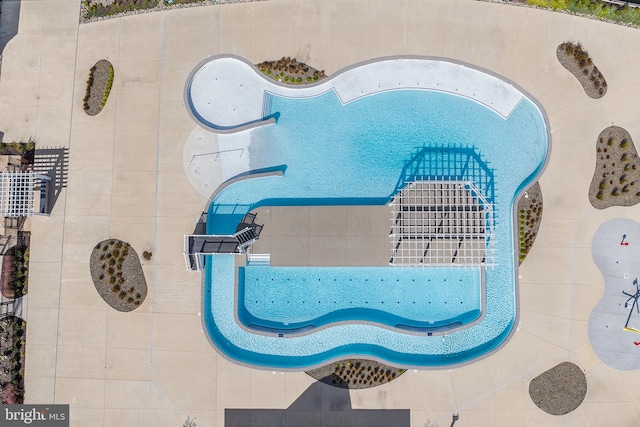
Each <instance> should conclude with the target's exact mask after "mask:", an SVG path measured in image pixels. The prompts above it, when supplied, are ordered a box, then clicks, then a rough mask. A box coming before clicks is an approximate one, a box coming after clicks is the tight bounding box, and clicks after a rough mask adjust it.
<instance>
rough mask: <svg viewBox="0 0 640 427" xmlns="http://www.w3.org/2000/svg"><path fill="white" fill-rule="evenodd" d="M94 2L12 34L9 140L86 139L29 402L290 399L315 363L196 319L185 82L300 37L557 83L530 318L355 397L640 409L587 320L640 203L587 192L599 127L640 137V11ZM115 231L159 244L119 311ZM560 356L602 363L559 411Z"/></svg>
mask: <svg viewBox="0 0 640 427" xmlns="http://www.w3.org/2000/svg"><path fill="white" fill-rule="evenodd" d="M78 8H79V2H78V1H77V0H31V1H23V2H22V3H21V11H20V28H19V33H18V35H17V36H16V37H15V38H14V39H12V40H11V41H10V42H9V43H8V44H7V46H6V48H5V50H4V53H3V61H2V62H3V63H2V75H1V80H0V113H1V114H0V117H1V126H0V129H2V130H3V131H4V132H5V139H12V138H19V137H23V136H34V137H36V138H38V140H39V141H42V143H44V144H46V145H62V146H68V147H69V148H70V152H69V154H70V160H69V180H68V187H67V188H66V189H65V190H63V193H62V195H61V196H60V198H59V199H58V202H57V203H56V206H55V207H54V211H53V214H52V216H51V217H50V218H35V219H34V221H33V235H32V237H33V245H32V256H31V272H30V283H29V327H28V329H27V331H28V332H27V334H28V336H27V362H26V365H27V372H26V382H27V392H26V393H27V395H26V399H27V401H28V402H34V403H35V402H37V403H50V402H59V403H70V404H71V414H72V422H71V425H72V426H81V427H84V426H88V425H90V426H96V427H103V426H105V427H107V426H108V427H110V426H134V425H135V426H149V427H150V426H154V427H155V426H158V427H165V426H166V427H175V426H179V425H182V424H183V423H184V420H185V419H186V417H187V415H188V416H191V417H192V418H196V419H197V423H198V426H218V427H222V426H224V417H225V408H255V409H285V408H288V407H290V406H291V404H292V402H294V401H295V400H296V399H297V398H298V397H299V396H300V395H302V394H303V392H304V391H305V390H306V389H307V388H308V387H309V385H310V384H312V380H311V378H310V377H308V376H307V375H305V374H303V373H282V374H281V373H278V372H271V371H262V370H255V369H249V368H247V367H244V366H240V365H237V364H234V363H231V362H229V361H227V360H226V359H225V358H223V357H221V356H220V355H219V354H218V353H217V352H216V350H214V349H213V348H211V346H210V344H209V343H208V342H207V340H206V338H205V336H204V335H203V334H202V332H201V325H202V323H201V318H200V316H199V315H198V314H199V313H200V311H201V310H202V305H201V304H202V297H201V282H200V280H201V277H200V276H199V275H197V274H189V273H188V272H186V271H185V269H184V261H183V259H182V256H181V251H182V246H183V235H184V234H190V233H191V232H192V231H193V227H194V224H195V223H196V221H197V219H198V218H199V216H200V214H201V213H202V210H203V208H204V205H205V203H206V201H207V198H206V197H205V196H202V195H200V194H199V193H198V192H196V191H195V190H194V189H193V187H192V186H191V185H190V183H189V181H188V180H187V179H186V177H185V174H184V170H183V166H182V164H181V162H179V161H178V162H177V161H176V159H180V158H181V156H182V155H183V148H184V142H185V140H186V139H187V138H188V136H189V135H190V134H191V132H192V131H193V130H194V129H195V128H196V124H195V123H194V121H193V120H192V119H191V118H190V117H189V115H188V113H187V111H186V109H185V106H184V105H183V100H184V87H185V82H186V81H187V77H188V75H189V73H190V72H191V71H192V70H193V69H194V68H195V67H196V65H197V64H198V63H199V62H201V61H203V60H205V59H207V58H209V57H211V56H213V55H217V54H219V53H231V54H235V55H239V56H242V57H245V58H247V59H248V60H249V61H251V62H255V63H257V62H260V61H263V60H269V59H278V58H281V57H282V56H292V55H295V56H296V57H297V58H298V59H299V60H301V61H304V62H306V63H309V64H311V65H313V66H314V67H315V68H318V69H325V70H326V72H327V74H329V75H331V74H333V73H335V71H337V70H339V69H342V68H344V67H347V66H349V65H352V64H354V63H357V62H360V61H365V60H368V59H372V58H375V57H381V56H388V55H399V54H401V55H427V56H436V57H437V56H441V57H447V58H453V59H455V60H458V61H464V62H468V63H472V64H474V65H476V66H480V67H485V68H487V69H490V70H491V71H493V72H495V73H497V74H500V75H503V76H506V77H507V78H509V79H512V80H513V81H515V82H517V83H518V84H519V85H521V86H522V87H523V88H524V89H525V90H526V91H527V92H529V93H530V94H531V95H532V96H533V97H535V98H536V99H538V100H539V101H540V102H541V103H542V105H543V106H544V107H545V109H546V112H547V113H548V115H549V120H550V122H551V126H552V131H553V151H552V155H551V160H550V163H549V166H548V167H547V169H546V171H545V172H544V175H543V177H542V179H541V181H540V183H541V186H542V191H543V192H544V201H545V205H544V209H545V212H544V219H543V223H542V226H541V229H540V232H539V235H538V239H537V241H536V243H535V246H534V248H533V250H532V252H531V253H530V255H529V257H528V258H527V259H526V261H525V262H524V264H523V265H522V267H521V269H520V275H521V278H520V302H521V303H520V313H521V315H520V325H519V330H518V331H517V332H516V334H515V336H514V337H513V339H512V340H511V341H510V342H509V343H508V344H507V345H506V346H505V348H504V349H502V350H501V351H499V352H498V353H496V354H495V355H493V356H492V357H490V358H487V359H485V360H483V361H480V362H478V363H474V364H472V365H469V366H465V367H462V368H456V369H451V370H442V371H416V372H414V371H409V372H407V373H406V374H404V375H403V376H402V377H401V378H400V379H398V380H396V381H393V382H391V383H390V384H388V385H385V386H383V387H381V388H376V389H372V390H362V391H353V392H350V397H351V406H352V408H353V409H379V408H387V409H398V410H401V409H409V410H410V417H411V425H412V426H413V427H418V426H424V424H425V422H426V420H427V419H431V420H435V421H437V422H438V424H439V425H441V426H444V425H449V423H450V420H451V413H452V412H454V411H456V412H459V413H460V421H458V422H457V423H456V427H464V426H465V425H468V426H508V427H514V426H516V427H517V426H525V425H549V426H570V425H580V426H594V427H595V426H602V425H620V426H627V425H634V424H635V423H636V422H637V420H638V419H639V418H640V388H638V387H637V384H638V383H639V382H640V372H638V371H630V372H624V373H621V372H619V371H616V370H614V369H613V368H611V367H609V366H608V365H606V364H604V363H602V362H601V361H600V359H599V358H598V357H597V355H596V354H595V352H594V351H593V348H592V346H591V344H590V343H589V338H588V327H587V325H588V319H589V315H590V313H591V311H592V309H593V307H595V306H596V304H597V303H598V301H599V300H600V298H601V296H602V293H603V288H604V282H603V278H602V275H601V274H600V272H599V270H598V268H597V267H596V265H595V264H594V263H593V261H592V258H591V240H592V238H593V236H594V233H595V231H596V230H597V228H598V227H599V225H600V224H601V223H603V222H604V221H606V220H608V219H612V218H616V217H635V218H638V217H640V207H638V206H636V207H632V208H610V209H607V210H605V211H597V210H595V209H593V208H592V207H591V205H590V204H589V201H588V197H587V190H588V187H589V183H590V181H591V177H592V174H593V170H592V168H593V165H594V164H595V162H594V157H593V156H594V146H595V143H596V138H597V135H598V134H599V133H600V131H601V130H602V129H604V128H605V127H607V126H609V125H611V123H612V122H614V123H615V124H616V125H619V126H622V127H624V128H626V129H627V130H628V131H629V132H630V133H631V135H632V136H633V137H634V139H639V138H637V136H638V135H640V121H639V120H638V118H637V112H636V110H637V108H636V107H637V100H638V99H640V76H639V75H638V73H635V72H633V70H637V69H638V68H640V51H638V50H637V47H638V46H640V31H639V30H636V29H630V28H625V27H622V26H615V25H611V24H605V23H601V22H597V21H592V20H588V19H584V18H578V17H574V16H570V15H563V14H555V13H550V12H547V11H539V10H534V9H529V8H520V7H515V6H510V5H502V4H496V3H489V2H480V1H470V0H433V1H429V2H423V1H413V0H407V1H394V2H389V1H387V0H331V1H326V0H309V1H304V2H300V1H296V0H271V1H264V2H255V3H241V4H232V5H223V6H210V7H204V8H188V9H183V10H177V11H170V12H166V13H153V14H146V15H138V16H134V17H128V18H122V19H117V20H112V21H105V22H100V23H95V24H88V25H82V26H80V27H78V24H77V18H78ZM564 40H575V41H580V42H581V43H582V44H583V45H584V46H585V47H586V48H587V49H588V50H589V53H590V54H591V56H592V57H593V58H594V61H595V62H596V64H597V65H598V68H599V69H600V70H601V71H602V73H603V74H604V75H605V77H606V79H607V82H608V84H609V88H608V93H607V95H606V96H605V97H604V98H602V99H600V100H593V99H590V98H588V97H587V96H586V95H585V94H584V91H583V90H582V88H581V87H580V85H579V84H578V83H577V81H576V80H575V79H574V78H573V76H571V75H570V74H569V73H568V72H567V71H566V70H565V69H564V68H562V66H560V64H559V63H558V62H557V60H556V58H555V49H556V47H557V46H558V44H560V43H561V42H562V41H564ZM105 57H108V58H109V60H110V61H112V63H113V64H114V66H115V69H116V81H115V83H114V89H113V91H112V93H111V96H110V98H109V101H108V102H107V105H106V107H105V109H104V110H103V111H102V113H100V115H99V116H96V117H93V118H89V117H88V116H86V115H85V114H84V112H83V111H82V97H83V94H84V90H85V81H86V78H87V74H88V70H89V68H90V67H91V66H92V65H93V64H94V63H95V62H96V61H97V60H99V59H101V58H105ZM212 151H217V150H212ZM218 173H219V174H220V177H222V176H223V174H224V173H226V172H224V171H222V170H218ZM132 200H135V203H132ZM307 220H309V219H307ZM312 222H313V221H312ZM317 225H318V224H317V223H309V225H308V226H309V227H310V228H313V227H316V226H317ZM361 226H362V227H364V228H366V227H367V225H366V224H362V225H361ZM108 236H113V237H120V238H123V239H125V240H128V241H129V242H130V243H131V244H132V245H133V247H134V248H136V250H138V251H142V250H150V251H152V252H153V258H152V262H145V265H144V266H143V269H144V271H145V274H146V277H147V281H148V283H149V286H150V290H151V292H150V295H149V297H148V298H147V300H146V301H145V302H144V304H143V305H142V307H140V309H139V310H138V311H136V312H133V313H128V314H123V313H116V312H114V311H112V310H109V309H108V308H107V307H106V305H105V304H104V303H103V301H102V300H101V299H100V298H99V297H98V295H97V293H96V291H95V289H94V288H93V285H92V284H91V281H90V276H89V270H88V258H89V254H90V252H91V249H92V247H93V245H94V244H95V243H96V242H98V241H100V240H102V239H104V238H106V237H108ZM385 251H388V248H387V247H385ZM387 253H388V252H387ZM564 360H569V361H572V362H574V363H576V364H578V365H579V366H580V367H581V368H582V369H584V370H585V371H586V375H587V381H588V384H589V389H588V392H587V397H586V399H585V402H584V403H583V404H582V405H581V406H580V407H579V408H578V409H577V410H576V411H574V412H572V413H570V414H568V415H565V416H562V417H555V416H551V415H548V414H546V413H544V412H542V411H540V410H539V409H538V408H536V407H535V406H534V405H533V403H532V402H531V400H530V398H529V395H528V385H529V381H530V379H531V378H533V377H535V376H537V375H539V374H540V373H541V372H543V371H544V370H546V369H548V368H550V367H552V366H554V365H556V364H557V363H559V362H561V361H564Z"/></svg>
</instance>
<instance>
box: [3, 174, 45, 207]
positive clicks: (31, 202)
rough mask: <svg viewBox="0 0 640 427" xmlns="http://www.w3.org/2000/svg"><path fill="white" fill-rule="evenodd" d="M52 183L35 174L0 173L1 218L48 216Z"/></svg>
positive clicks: (43, 176)
mask: <svg viewBox="0 0 640 427" xmlns="http://www.w3.org/2000/svg"><path fill="white" fill-rule="evenodd" d="M50 181H51V178H50V177H48V176H46V175H40V174H37V173H35V172H0V216H4V217H23V216H31V215H48V213H46V212H45V206H46V194H47V186H48V183H49V182H50ZM36 202H37V204H36Z"/></svg>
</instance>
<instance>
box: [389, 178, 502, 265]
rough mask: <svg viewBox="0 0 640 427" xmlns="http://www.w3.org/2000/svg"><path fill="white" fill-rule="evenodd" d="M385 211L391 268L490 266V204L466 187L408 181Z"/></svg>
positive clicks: (460, 183) (455, 183)
mask: <svg viewBox="0 0 640 427" xmlns="http://www.w3.org/2000/svg"><path fill="white" fill-rule="evenodd" d="M391 206H392V210H391V211H392V217H391V234H390V238H391V259H390V263H391V264H392V265H395V266H433V265H439V266H443V265H452V266H453V265H459V266H491V265H494V262H495V259H494V234H493V230H494V214H493V205H492V204H491V203H490V202H488V201H487V199H486V198H485V197H484V196H483V194H482V192H481V191H480V190H479V189H478V188H477V187H476V186H474V185H473V183H472V182H470V181H456V180H429V181H414V182H410V183H408V184H407V186H406V187H404V188H403V189H402V190H401V191H400V192H399V193H398V194H396V195H395V196H394V198H393V201H392V202H391Z"/></svg>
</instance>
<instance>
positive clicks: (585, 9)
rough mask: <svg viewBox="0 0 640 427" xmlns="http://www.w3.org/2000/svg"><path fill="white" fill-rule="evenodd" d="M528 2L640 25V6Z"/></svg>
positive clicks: (576, 0)
mask: <svg viewBox="0 0 640 427" xmlns="http://www.w3.org/2000/svg"><path fill="white" fill-rule="evenodd" d="M527 4H530V5H532V6H538V7H544V8H549V9H553V10H566V11H569V12H574V13H582V14H584V15H591V16H593V17H595V18H598V19H607V20H610V21H614V22H618V23H626V24H634V25H640V8H634V7H629V6H624V7H622V8H618V7H616V6H615V5H608V4H605V3H601V2H599V1H597V0H595V1H592V0H527Z"/></svg>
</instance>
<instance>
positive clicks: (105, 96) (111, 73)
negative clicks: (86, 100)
mask: <svg viewBox="0 0 640 427" xmlns="http://www.w3.org/2000/svg"><path fill="white" fill-rule="evenodd" d="M114 76H115V71H114V69H113V65H111V64H109V77H108V78H107V87H105V88H104V94H103V95H102V101H100V108H104V106H105V105H106V103H107V99H108V98H109V94H110V93H111V86H113V78H114Z"/></svg>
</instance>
